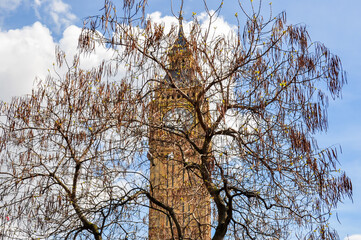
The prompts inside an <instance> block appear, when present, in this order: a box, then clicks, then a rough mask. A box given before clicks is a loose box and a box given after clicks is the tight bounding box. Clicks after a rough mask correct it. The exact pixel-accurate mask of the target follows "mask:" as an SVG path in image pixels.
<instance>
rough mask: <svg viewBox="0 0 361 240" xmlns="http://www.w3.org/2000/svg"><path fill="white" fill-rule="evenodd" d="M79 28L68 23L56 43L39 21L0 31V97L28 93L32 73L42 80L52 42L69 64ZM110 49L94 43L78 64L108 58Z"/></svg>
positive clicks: (50, 57) (50, 58)
mask: <svg viewBox="0 0 361 240" xmlns="http://www.w3.org/2000/svg"><path fill="white" fill-rule="evenodd" d="M80 32H81V28H79V27H76V26H74V25H71V26H69V27H68V28H66V29H65V31H64V33H63V36H62V38H61V40H60V41H59V43H56V42H54V40H53V38H52V36H51V32H50V30H49V29H48V28H47V27H45V26H44V25H42V24H41V23H40V22H36V23H34V24H33V25H32V26H26V27H23V28H21V29H13V30H9V31H4V32H2V31H0V100H4V101H9V100H10V99H11V97H12V96H20V95H24V94H30V93H31V89H32V88H33V83H34V80H35V78H36V77H38V78H40V79H42V80H44V79H45V78H46V76H47V75H48V73H49V71H50V73H53V63H54V62H55V46H56V45H59V47H60V49H61V50H63V51H64V52H65V53H66V56H67V61H68V63H69V64H72V61H73V57H74V55H75V54H76V53H77V51H78V50H77V44H78V37H79V34H80ZM113 53H114V52H113V51H112V50H107V49H105V48H104V47H103V46H101V45H98V46H97V47H96V49H95V52H94V53H93V54H90V55H87V56H82V58H81V64H80V67H81V68H83V69H90V68H92V67H97V66H98V65H99V64H100V63H101V62H102V61H103V60H109V59H111V58H112V57H113ZM52 75H53V76H54V73H53V74H52Z"/></svg>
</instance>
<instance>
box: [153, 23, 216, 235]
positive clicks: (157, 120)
mask: <svg viewBox="0 0 361 240" xmlns="http://www.w3.org/2000/svg"><path fill="white" fill-rule="evenodd" d="M193 61H194V59H193V57H192V54H191V51H190V49H189V46H188V43H187V41H186V39H185V37H184V32H183V27H182V17H180V19H179V32H178V38H177V39H176V41H175V43H174V45H173V47H172V48H171V49H170V51H169V52H168V66H169V68H168V71H167V72H168V73H167V75H166V77H165V78H164V80H163V83H160V84H159V85H158V86H156V89H155V90H154V95H153V101H152V103H151V104H150V112H151V114H150V130H149V148H150V150H149V155H148V156H149V158H150V162H151V167H150V185H151V186H150V195H151V196H150V197H151V198H152V199H151V201H150V202H151V203H150V210H149V240H160V239H166V240H167V239H181V238H182V239H189V240H190V239H192V240H196V239H197V240H202V239H204V240H209V239H211V230H210V229H211V227H210V224H211V222H210V221H211V218H210V197H209V194H208V193H207V191H206V189H205V187H204V185H203V182H202V180H201V178H200V173H199V171H198V170H197V168H196V167H194V166H195V165H197V164H198V163H200V161H201V160H200V156H199V154H198V153H197V152H196V151H195V150H194V148H193V147H192V144H191V143H190V142H192V143H193V144H199V143H200V139H201V136H202V135H203V130H202V128H201V127H200V126H199V124H198V120H197V119H198V118H197V115H196V113H195V111H194V107H193V106H192V105H191V103H190V101H189V99H192V98H193V99H194V98H196V97H197V93H198V92H199V91H200V87H201V86H200V84H199V82H198V81H197V80H196V77H195V74H194V72H193V71H192V64H193ZM203 102H204V101H203ZM203 105H204V106H202V111H201V113H199V112H198V114H204V117H207V116H208V115H207V112H208V104H203Z"/></svg>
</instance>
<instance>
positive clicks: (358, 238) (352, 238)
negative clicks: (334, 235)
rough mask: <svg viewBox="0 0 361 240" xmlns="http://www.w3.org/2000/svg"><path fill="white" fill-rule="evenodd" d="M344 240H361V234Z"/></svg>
mask: <svg viewBox="0 0 361 240" xmlns="http://www.w3.org/2000/svg"><path fill="white" fill-rule="evenodd" d="M343 240H361V234H356V235H351V236H349V237H345V238H344V239H343Z"/></svg>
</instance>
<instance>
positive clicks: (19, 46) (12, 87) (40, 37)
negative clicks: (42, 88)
mask: <svg viewBox="0 0 361 240" xmlns="http://www.w3.org/2000/svg"><path fill="white" fill-rule="evenodd" d="M54 48H55V44H54V42H53V39H52V37H51V34H50V31H49V29H48V28H46V27H45V26H43V25H42V24H41V23H39V22H36V23H34V24H33V25H32V26H26V27H23V28H21V29H15V30H9V31H7V32H0V99H2V100H5V101H8V100H10V98H11V96H14V95H22V94H25V93H30V91H31V88H32V85H33V81H34V78H35V76H39V77H40V78H45V76H46V74H47V69H48V68H49V66H50V65H51V63H52V61H54Z"/></svg>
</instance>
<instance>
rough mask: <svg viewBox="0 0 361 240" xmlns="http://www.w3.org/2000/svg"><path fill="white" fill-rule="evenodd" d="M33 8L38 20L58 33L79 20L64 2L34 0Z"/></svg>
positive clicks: (58, 0) (59, 0)
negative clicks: (48, 24)
mask: <svg viewBox="0 0 361 240" xmlns="http://www.w3.org/2000/svg"><path fill="white" fill-rule="evenodd" d="M0 1H1V0H0ZM33 7H34V11H35V15H36V16H37V17H38V19H39V20H42V21H47V22H49V23H50V24H51V25H52V27H53V30H54V31H55V32H57V33H60V32H61V31H62V30H64V29H65V28H66V27H68V26H70V25H71V24H73V23H74V22H75V21H76V19H77V17H76V16H75V15H74V14H73V13H72V12H71V6H70V5H69V4H67V3H64V2H63V1H62V0H34V4H33Z"/></svg>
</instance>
